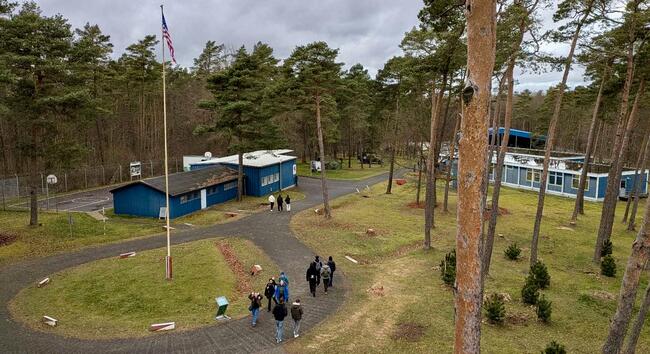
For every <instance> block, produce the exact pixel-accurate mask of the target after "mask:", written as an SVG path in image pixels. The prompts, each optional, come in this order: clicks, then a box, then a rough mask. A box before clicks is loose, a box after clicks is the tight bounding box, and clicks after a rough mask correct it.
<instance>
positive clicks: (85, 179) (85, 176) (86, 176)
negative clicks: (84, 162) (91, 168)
mask: <svg viewBox="0 0 650 354" xmlns="http://www.w3.org/2000/svg"><path fill="white" fill-rule="evenodd" d="M84 184H85V185H86V189H88V168H87V167H85V168H84Z"/></svg>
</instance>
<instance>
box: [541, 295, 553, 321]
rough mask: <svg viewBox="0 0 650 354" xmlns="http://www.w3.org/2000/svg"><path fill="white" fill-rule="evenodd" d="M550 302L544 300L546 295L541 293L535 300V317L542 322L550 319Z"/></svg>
mask: <svg viewBox="0 0 650 354" xmlns="http://www.w3.org/2000/svg"><path fill="white" fill-rule="evenodd" d="M551 304H552V302H550V301H548V300H546V297H545V296H544V295H541V296H540V297H539V299H538V300H537V318H539V319H540V320H541V321H542V322H546V323H548V322H549V321H551V312H552V308H551Z"/></svg>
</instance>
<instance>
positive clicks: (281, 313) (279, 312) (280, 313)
mask: <svg viewBox="0 0 650 354" xmlns="http://www.w3.org/2000/svg"><path fill="white" fill-rule="evenodd" d="M273 317H274V318H275V340H276V341H277V343H280V342H282V335H283V334H284V318H285V317H287V307H286V306H285V305H284V299H283V298H280V303H279V304H277V305H275V307H274V308H273Z"/></svg>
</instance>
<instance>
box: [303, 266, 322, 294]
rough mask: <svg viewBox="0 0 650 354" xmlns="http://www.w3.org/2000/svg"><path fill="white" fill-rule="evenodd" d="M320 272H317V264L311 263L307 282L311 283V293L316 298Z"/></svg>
mask: <svg viewBox="0 0 650 354" xmlns="http://www.w3.org/2000/svg"><path fill="white" fill-rule="evenodd" d="M318 275H319V274H318V271H317V270H316V262H311V263H310V264H309V268H307V276H306V280H307V281H308V282H309V292H311V295H312V296H314V297H316V286H318V283H317V281H318Z"/></svg>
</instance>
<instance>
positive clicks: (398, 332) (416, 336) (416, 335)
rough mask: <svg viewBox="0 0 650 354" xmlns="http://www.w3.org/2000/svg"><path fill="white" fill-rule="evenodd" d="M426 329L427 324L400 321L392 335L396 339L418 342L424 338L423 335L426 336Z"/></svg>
mask: <svg viewBox="0 0 650 354" xmlns="http://www.w3.org/2000/svg"><path fill="white" fill-rule="evenodd" d="M426 329H427V327H426V326H423V325H420V324H417V323H412V322H406V323H400V324H398V325H397V328H396V329H395V331H394V332H393V334H392V335H391V337H392V338H393V339H394V340H404V341H407V342H417V341H419V340H420V339H422V336H424V332H425V330H426Z"/></svg>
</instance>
